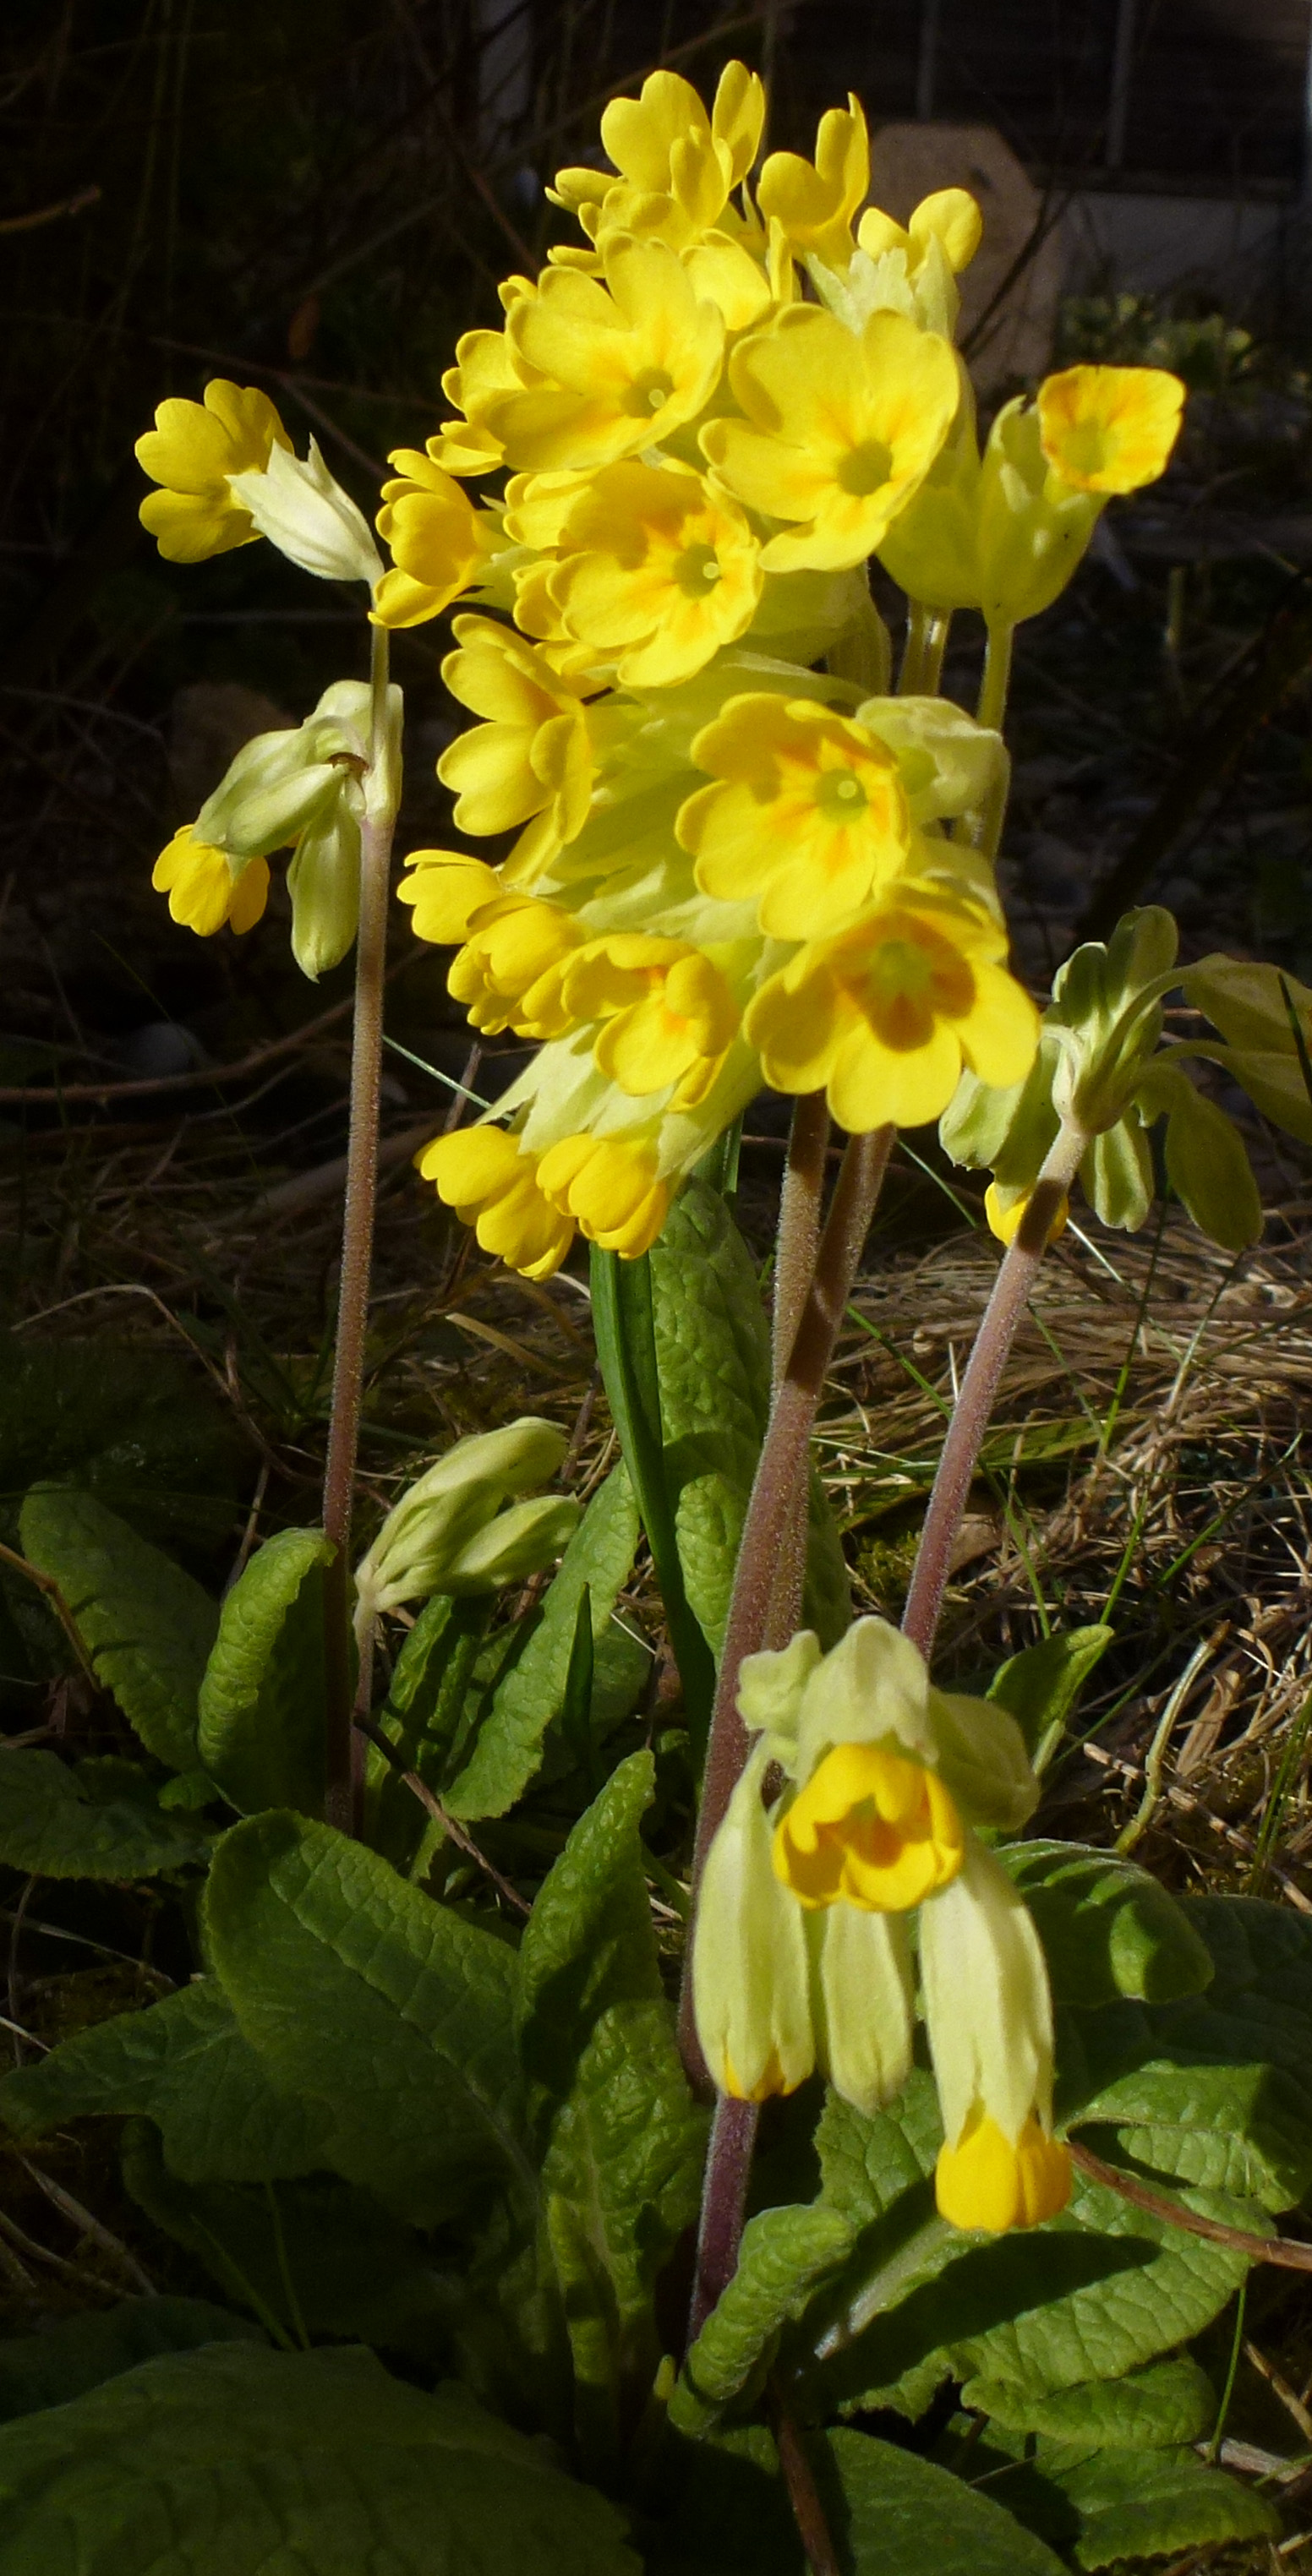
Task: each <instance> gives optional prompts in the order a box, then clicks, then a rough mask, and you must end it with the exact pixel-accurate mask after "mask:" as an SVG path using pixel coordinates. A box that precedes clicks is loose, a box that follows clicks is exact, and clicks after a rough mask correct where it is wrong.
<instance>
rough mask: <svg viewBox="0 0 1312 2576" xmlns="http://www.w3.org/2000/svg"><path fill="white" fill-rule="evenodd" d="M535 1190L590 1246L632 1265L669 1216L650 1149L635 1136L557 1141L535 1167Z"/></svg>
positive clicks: (666, 1190) (663, 1187)
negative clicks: (617, 1255) (616, 1254)
mask: <svg viewBox="0 0 1312 2576" xmlns="http://www.w3.org/2000/svg"><path fill="white" fill-rule="evenodd" d="M537 1179H538V1187H539V1189H540V1190H541V1191H542V1194H543V1196H544V1198H547V1199H549V1200H550V1201H551V1204H552V1206H553V1207H555V1208H557V1209H559V1211H560V1213H561V1215H562V1216H564V1215H569V1216H571V1217H572V1218H573V1219H574V1222H575V1224H576V1225H577V1226H578V1229H579V1231H580V1233H581V1234H585V1235H586V1236H587V1238H588V1241H589V1243H597V1244H600V1246H601V1248H602V1251H603V1252H619V1253H622V1254H623V1256H624V1258H625V1260H626V1261H635V1260H636V1259H637V1257H638V1255H639V1253H642V1252H648V1251H650V1249H651V1246H652V1245H653V1243H654V1242H655V1240H656V1237H657V1235H658V1234H659V1233H660V1230H661V1227H662V1226H663V1225H664V1223H665V1219H666V1216H667V1215H668V1213H669V1205H670V1189H669V1184H668V1182H665V1181H663V1180H661V1179H660V1178H659V1177H658V1175H657V1170H656V1153H655V1149H654V1147H653V1146H652V1145H651V1144H649V1143H648V1142H647V1141H646V1139H645V1138H643V1137H637V1136H562V1137H561V1139H560V1141H559V1143H558V1144H555V1145H550V1146H548V1148H547V1151H546V1153H545V1154H544V1155H543V1156H542V1159H541V1161H540V1163H539V1164H538V1173H537Z"/></svg>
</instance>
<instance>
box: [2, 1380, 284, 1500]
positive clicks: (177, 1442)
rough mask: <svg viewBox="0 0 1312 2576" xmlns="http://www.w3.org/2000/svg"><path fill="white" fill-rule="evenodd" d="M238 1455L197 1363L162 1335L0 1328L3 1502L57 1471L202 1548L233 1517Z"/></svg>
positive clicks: (227, 1424) (56, 1476)
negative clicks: (67, 1335)
mask: <svg viewBox="0 0 1312 2576" xmlns="http://www.w3.org/2000/svg"><path fill="white" fill-rule="evenodd" d="M240 1460H241V1448H240V1445H239V1443H238V1441H237V1440H236V1438H235V1436H234V1434H233V1431H232V1427H231V1424H230V1422H229V1420H228V1418H227V1416H226V1415H225V1414H224V1412H223V1411H222V1410H221V1408H220V1406H219V1405H218V1404H217V1403H216V1401H215V1399H214V1397H213V1395H212V1394H211V1393H210V1391H209V1388H208V1387H207V1385H206V1383H205V1381H204V1379H203V1378H202V1377H201V1375H200V1372H199V1370H198V1368H196V1367H193V1366H191V1365H190V1364H189V1363H188V1362H187V1361H186V1360H185V1359H183V1358H181V1357H180V1356H177V1355H175V1354H174V1353H173V1352H172V1351H169V1350H161V1348H160V1346H159V1343H158V1341H155V1342H154V1343H153V1344H152V1345H151V1346H150V1348H145V1347H143V1345H142V1344H140V1343H133V1342H124V1341H120V1340H117V1339H116V1338H115V1337H114V1336H113V1335H110V1334H96V1335H95V1336H94V1337H91V1338H88V1339H86V1340H82V1341H65V1340H62V1339H61V1340H58V1341H49V1342H43V1341H39V1340H34V1339H33V1337H32V1336H31V1335H30V1334H26V1333H25V1334H24V1335H23V1336H22V1337H21V1339H20V1337H19V1336H18V1335H17V1334H10V1333H5V1334H0V1508H2V1507H3V1505H4V1504H6V1503H7V1504H8V1505H9V1506H10V1508H11V1509H12V1510H13V1511H15V1512H16V1511H17V1507H18V1503H19V1501H20V1498H21V1497H22V1495H23V1494H25V1493H26V1491H27V1488H28V1487H29V1485H32V1484H34V1483H35V1482H36V1481H37V1479H38V1478H43V1479H46V1480H50V1481H54V1480H58V1481H60V1482H68V1483H69V1484H76V1485H77V1486H79V1487H80V1488H81V1489H83V1490H84V1491H86V1492H89V1493H93V1494H95V1495H96V1497H97V1498H98V1500H99V1501H101V1502H102V1503H104V1504H105V1505H107V1506H108V1508H109V1509H110V1510H112V1511H114V1512H118V1513H121V1514H122V1516H123V1518H124V1519H125V1520H126V1521H129V1522H130V1523H131V1525H132V1527H133V1528H134V1529H135V1530H137V1531H139V1532H140V1534H141V1536H142V1537H143V1538H146V1539H154V1540H156V1541H157V1542H160V1543H162V1544H164V1545H170V1544H172V1543H173V1542H174V1541H177V1542H179V1543H180V1544H182V1545H183V1546H185V1547H187V1548H194V1547H199V1548H202V1549H209V1548H212V1547H214V1546H216V1545H217V1544H218V1543H219V1542H220V1541H221V1540H222V1539H223V1537H224V1536H225V1534H226V1533H227V1531H228V1530H229V1529H230V1528H231V1526H232V1519H233V1511H234V1505H235V1498H236V1492H237V1477H238V1471H239V1466H240ZM12 1527H13V1524H12V1521H11V1522H10V1529H12ZM6 1535H8V1532H6Z"/></svg>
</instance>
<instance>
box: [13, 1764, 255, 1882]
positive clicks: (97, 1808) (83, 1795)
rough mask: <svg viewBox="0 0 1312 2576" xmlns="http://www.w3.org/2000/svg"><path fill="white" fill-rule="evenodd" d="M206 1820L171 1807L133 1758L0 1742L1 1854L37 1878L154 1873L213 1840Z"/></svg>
mask: <svg viewBox="0 0 1312 2576" xmlns="http://www.w3.org/2000/svg"><path fill="white" fill-rule="evenodd" d="M208 1842H209V1837H208V1835H207V1834H206V1832H205V1829H204V1827H203V1826H201V1825H199V1824H198V1823H197V1822H196V1821H195V1820H194V1818H192V1817H191V1816H186V1815H166V1814H164V1813H163V1812H162V1810H161V1809H160V1807H159V1805H158V1803H157V1801H156V1799H155V1797H154V1795H153V1793H152V1790H151V1786H150V1783H149V1781H148V1780H147V1779H146V1778H145V1777H144V1775H143V1774H142V1772H141V1771H140V1770H139V1769H138V1767H137V1765H136V1764H135V1763H133V1762H121V1761H118V1760H117V1759H115V1758H114V1757H113V1756H104V1757H97V1758H94V1759H92V1760H91V1761H88V1762H79V1763H77V1764H76V1765H74V1764H70V1763H67V1762H62V1761H61V1760H60V1758H59V1756H58V1754H57V1753H46V1752H44V1751H42V1750H41V1749H40V1747H38V1746H35V1745H16V1746H7V1747H4V1748H0V1861H7V1862H8V1863H9V1866H10V1867H11V1868H12V1869H22V1870H28V1871H30V1872H31V1874H32V1875H33V1877H36V1878H112V1879H121V1880H125V1881H126V1880H128V1879H134V1878H155V1877H158V1875H159V1873H160V1871H161V1870H165V1869H182V1868H184V1867H185V1865H186V1864H187V1862H188V1861H195V1860H199V1859H201V1858H202V1857H203V1855H204V1853H205V1851H206V1849H207V1848H208Z"/></svg>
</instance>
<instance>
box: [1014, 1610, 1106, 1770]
mask: <svg viewBox="0 0 1312 2576" xmlns="http://www.w3.org/2000/svg"><path fill="white" fill-rule="evenodd" d="M1115 1634H1116V1631H1115V1629H1114V1628H1068V1629H1067V1631H1066V1633H1065V1635H1064V1636H1056V1637H1044V1638H1043V1639H1042V1641H1041V1642H1040V1644H1038V1645H1037V1646H1026V1647H1025V1648H1024V1649H1023V1651H1022V1652H1021V1653H1020V1654H1019V1655H1013V1656H1012V1658H1011V1661H1010V1662H1009V1663H1006V1664H1003V1665H1001V1666H1000V1667H999V1669H998V1671H997V1672H996V1673H995V1674H994V1676H993V1679H992V1681H991V1682H990V1684H989V1690H988V1696H989V1698H990V1699H995V1700H1000V1701H1001V1704H1002V1706H1003V1707H1004V1708H1006V1709H1010V1711H1011V1714H1012V1716H1013V1717H1014V1718H1015V1720H1016V1723H1017V1725H1018V1726H1019V1728H1020V1731H1021V1733H1022V1735H1023V1736H1024V1738H1025V1745H1026V1750H1027V1751H1028V1752H1029V1754H1030V1756H1031V1758H1032V1759H1033V1760H1034V1762H1035V1764H1036V1767H1037V1768H1038V1769H1040V1770H1042V1769H1043V1767H1044V1764H1045V1762H1047V1761H1050V1760H1051V1758H1052V1755H1053V1754H1054V1752H1055V1751H1056V1749H1057V1746H1058V1744H1059V1743H1060V1741H1061V1738H1062V1736H1063V1734H1064V1733H1065V1731H1066V1727H1067V1725H1068V1723H1069V1720H1070V1718H1071V1715H1072V1713H1073V1711H1074V1708H1075V1704H1076V1702H1077V1700H1078V1699H1079V1696H1080V1693H1081V1691H1082V1690H1083V1688H1084V1685H1085V1683H1086V1682H1087V1680H1088V1678H1089V1675H1090V1674H1091V1673H1092V1672H1093V1670H1094V1668H1095V1666H1096V1665H1097V1664H1099V1663H1100V1662H1101V1660H1102V1657H1103V1656H1104V1655H1105V1654H1106V1652H1107V1648H1108V1647H1109V1646H1110V1644H1111V1642H1112V1639H1113V1637H1114V1636H1115Z"/></svg>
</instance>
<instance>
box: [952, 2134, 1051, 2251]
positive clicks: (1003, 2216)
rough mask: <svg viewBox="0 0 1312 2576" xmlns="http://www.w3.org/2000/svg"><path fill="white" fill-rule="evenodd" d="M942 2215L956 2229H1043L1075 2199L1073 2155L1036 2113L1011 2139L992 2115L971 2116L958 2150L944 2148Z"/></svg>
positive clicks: (996, 2231)
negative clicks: (1049, 2219) (1044, 2224)
mask: <svg viewBox="0 0 1312 2576" xmlns="http://www.w3.org/2000/svg"><path fill="white" fill-rule="evenodd" d="M934 2196H935V2199H936V2200H937V2202H938V2208H939V2215H940V2217H942V2218H946V2219H947V2221H948V2223H949V2225H950V2226H952V2227H978V2228H985V2229H987V2230H988V2231H989V2233H990V2234H993V2235H1000V2234H1001V2233H1002V2231H1003V2230H1004V2229H1005V2228H1008V2227H1038V2226H1040V2225H1041V2224H1042V2222H1043V2220H1044V2219H1045V2218H1055V2217H1056V2216H1057V2215H1058V2212H1059V2211H1060V2210H1063V2209H1064V2208H1065V2206H1066V2203H1067V2201H1068V2200H1069V2199H1070V2196H1071V2159H1070V2150H1069V2149H1068V2148H1067V2147H1064V2146H1063V2145H1062V2144H1061V2141H1060V2140H1059V2139H1057V2138H1054V2137H1053V2136H1051V2134H1050V2133H1049V2132H1048V2131H1047V2130H1046V2129H1044V2128H1042V2127H1041V2125H1040V2123H1039V2121H1038V2120H1037V2119H1036V2118H1035V2117H1034V2114H1033V2112H1031V2113H1030V2115H1029V2118H1028V2119H1027V2120H1026V2121H1025V2124H1024V2126H1023V2128H1022V2129H1021V2132H1020V2135H1019V2137H1018V2138H1016V2139H1014V2140H1013V2139H1011V2138H1009V2137H1008V2136H1007V2135H1006V2132H1005V2130H1003V2129H1000V2128H999V2126H998V2124H997V2121H996V2120H991V2119H990V2118H989V2116H988V2113H987V2112H986V2111H982V2110H975V2111H973V2112H972V2113H971V2116H970V2119H969V2120H968V2122H967V2124H966V2127H965V2129H964V2130H963V2131H962V2134H961V2137H960V2138H959V2140H958V2142H957V2144H956V2146H955V2147H943V2148H942V2149H941V2150H940V2153H939V2158H938V2163H937V2165H936V2167H935V2172H934Z"/></svg>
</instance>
